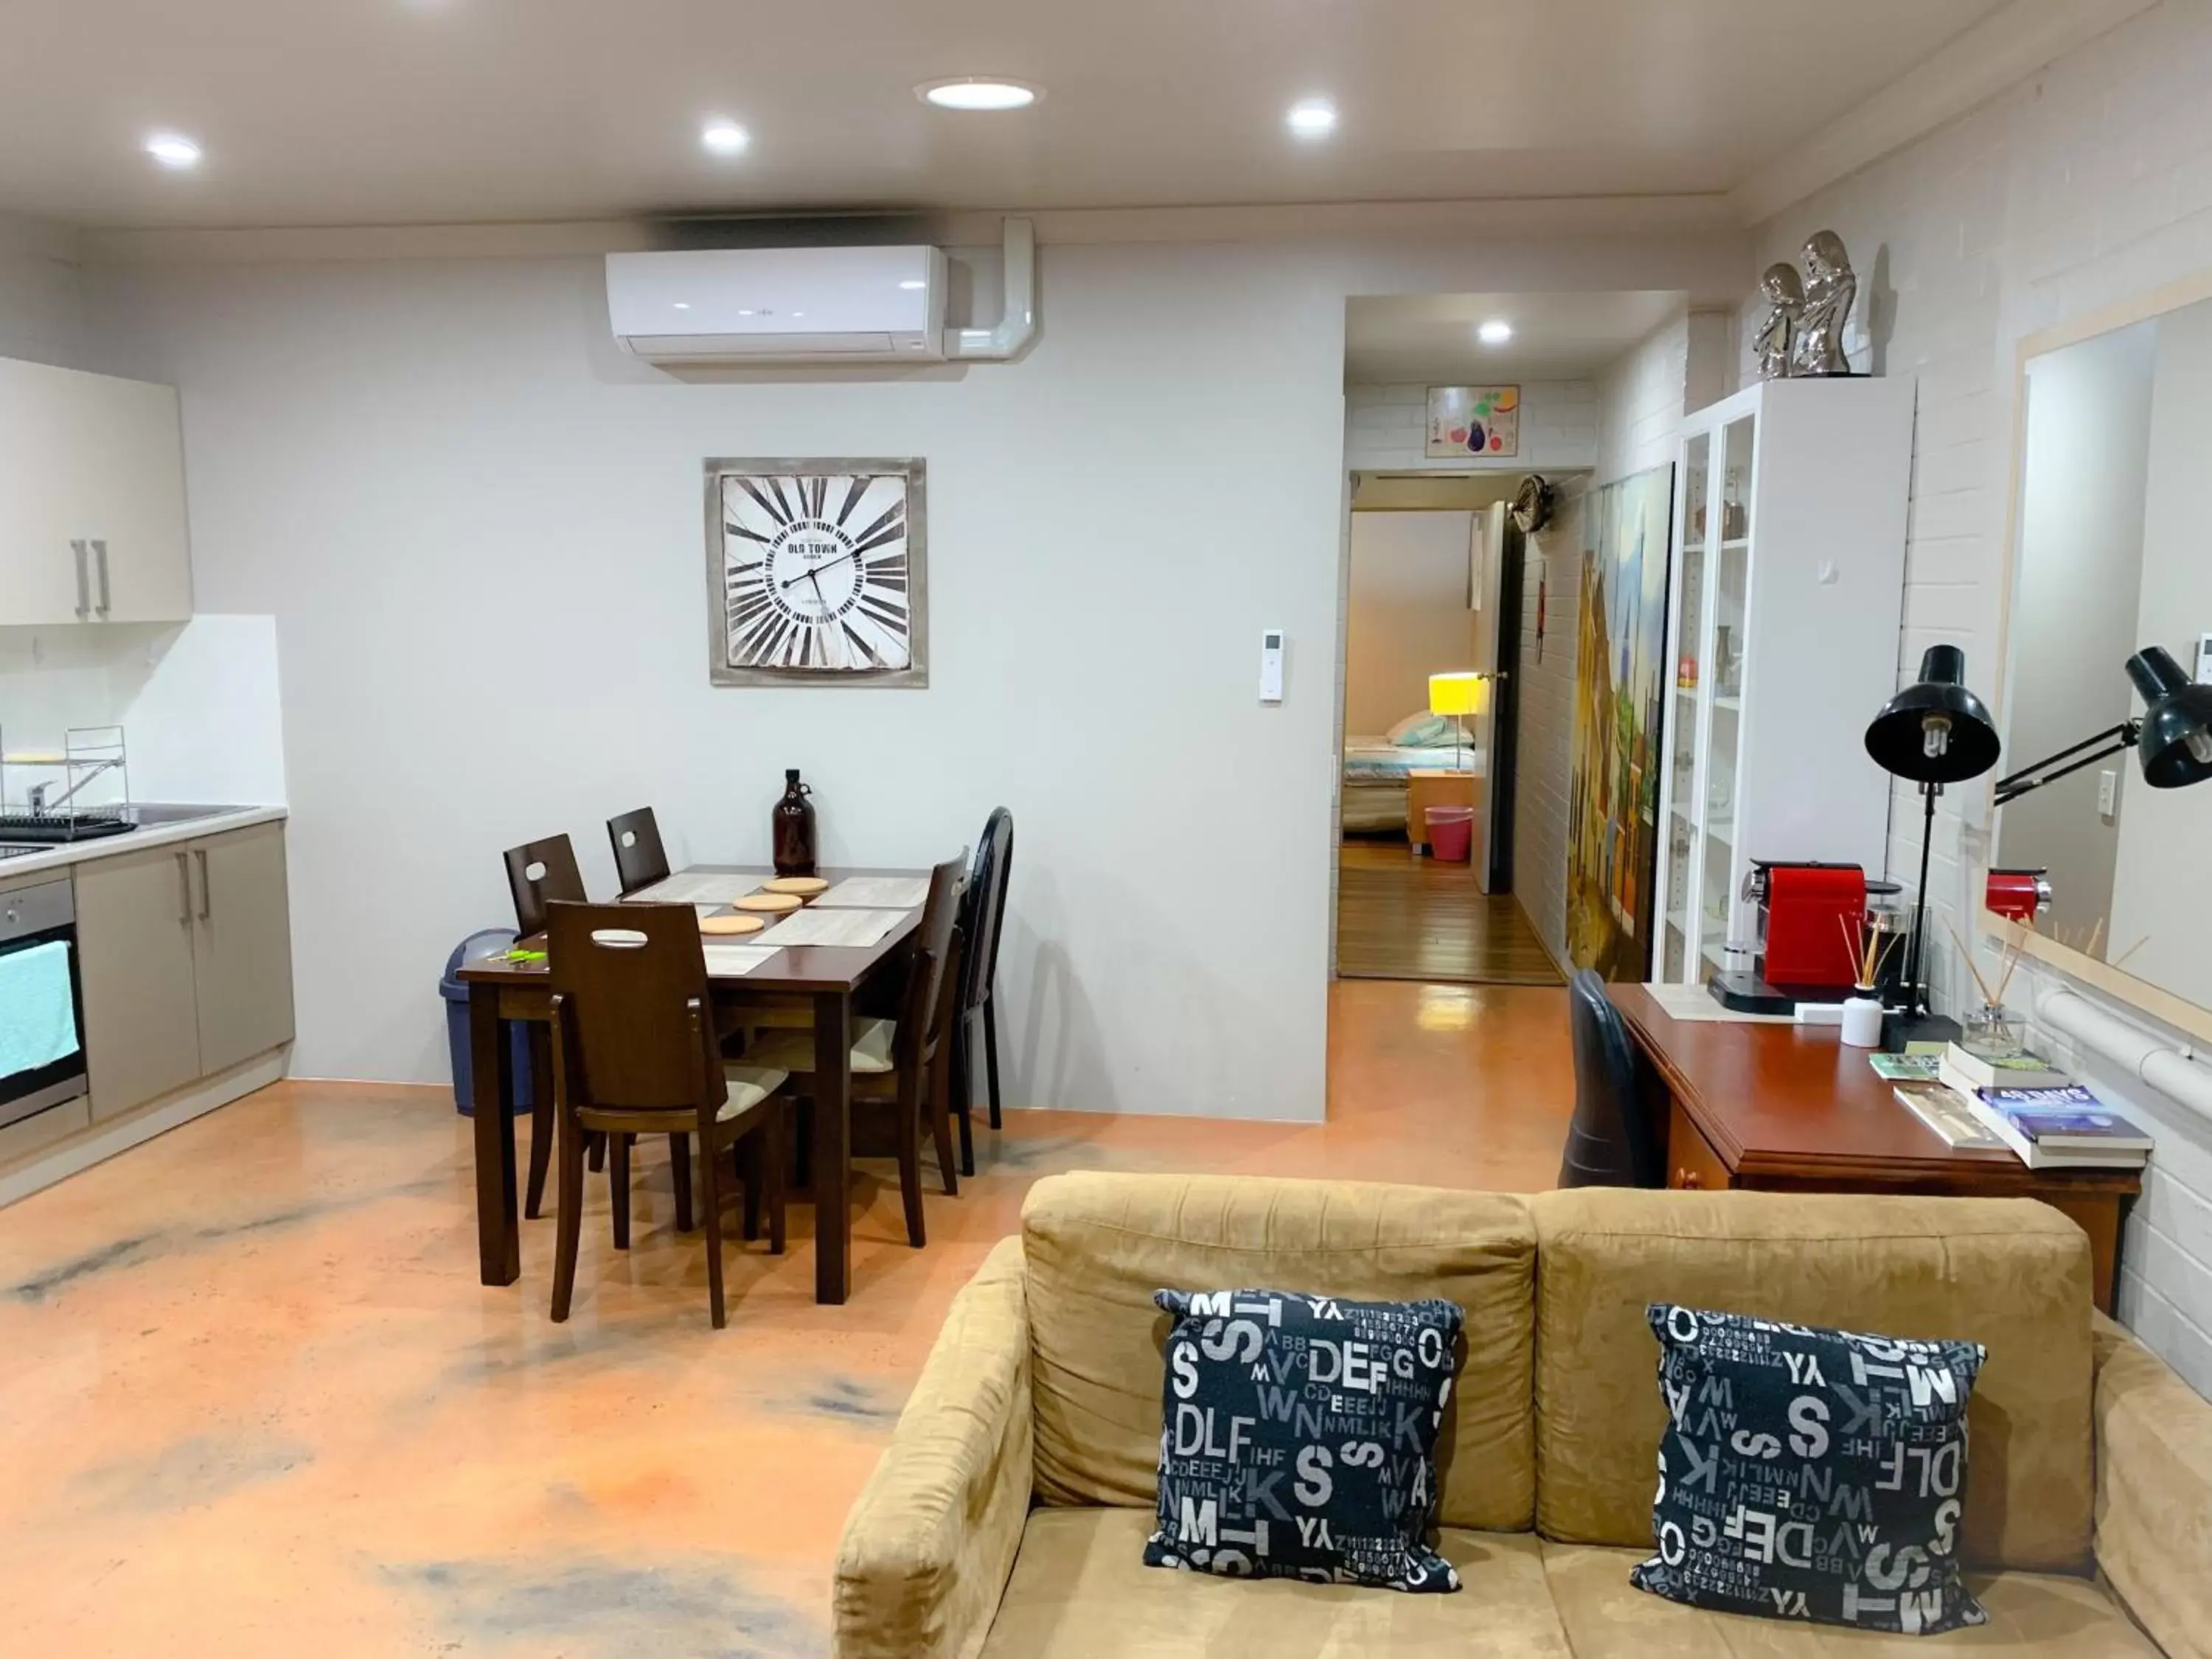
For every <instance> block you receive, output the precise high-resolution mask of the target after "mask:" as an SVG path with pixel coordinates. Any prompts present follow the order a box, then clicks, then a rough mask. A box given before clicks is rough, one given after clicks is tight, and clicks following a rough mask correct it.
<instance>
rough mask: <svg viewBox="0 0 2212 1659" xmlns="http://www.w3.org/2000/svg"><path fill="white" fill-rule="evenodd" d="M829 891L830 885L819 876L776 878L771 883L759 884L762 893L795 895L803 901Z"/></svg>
mask: <svg viewBox="0 0 2212 1659" xmlns="http://www.w3.org/2000/svg"><path fill="white" fill-rule="evenodd" d="M761 891H762V892H763V893H796V894H797V895H798V896H799V897H801V898H803V899H809V898H812V897H813V896H815V895H816V894H817V893H825V892H827V891H829V883H828V882H826V881H824V880H823V878H821V877H819V876H778V877H776V878H775V880H773V881H764V882H763V883H762V884H761Z"/></svg>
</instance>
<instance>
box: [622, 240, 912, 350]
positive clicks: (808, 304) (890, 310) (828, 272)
mask: <svg viewBox="0 0 2212 1659" xmlns="http://www.w3.org/2000/svg"><path fill="white" fill-rule="evenodd" d="M607 317H608V320H609V321H610V322H611V323H612V325H614V331H615V337H616V339H617V341H619V342H620V343H621V344H622V347H623V349H624V350H626V351H628V352H629V353H630V354H631V355H632V356H637V357H642V358H644V359H645V360H646V361H647V362H655V363H739V364H743V363H880V362H937V361H939V360H940V359H942V358H943V357H944V356H945V255H944V254H943V253H942V252H939V250H937V249H936V248H933V247H803V248H802V247H792V248H714V249H702V250H699V251H696V252H673V253H610V254H609V255H607Z"/></svg>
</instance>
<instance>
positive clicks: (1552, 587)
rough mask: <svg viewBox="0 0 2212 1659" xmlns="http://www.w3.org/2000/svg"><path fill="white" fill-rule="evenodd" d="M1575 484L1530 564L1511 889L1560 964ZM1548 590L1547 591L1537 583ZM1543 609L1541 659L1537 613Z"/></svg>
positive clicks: (1579, 505) (1571, 702) (1574, 636)
mask: <svg viewBox="0 0 2212 1659" xmlns="http://www.w3.org/2000/svg"><path fill="white" fill-rule="evenodd" d="M1585 483H1586V478H1585V479H1577V480H1575V481H1574V482H1573V483H1571V485H1570V486H1569V488H1570V489H1571V491H1572V493H1571V494H1569V495H1565V496H1564V499H1562V500H1561V501H1560V502H1559V507H1558V509H1557V511H1556V512H1555V513H1554V514H1553V519H1552V522H1551V523H1550V524H1549V525H1548V526H1546V527H1545V528H1544V529H1542V530H1540V531H1538V532H1536V533H1535V534H1534V536H1531V537H1530V538H1528V559H1527V561H1526V562H1525V563H1524V565H1523V566H1522V596H1521V660H1520V661H1519V662H1518V663H1516V665H1514V666H1515V669H1516V671H1517V672H1518V673H1519V675H1520V678H1521V701H1520V705H1519V706H1520V711H1521V746H1520V749H1519V750H1518V756H1519V759H1518V763H1517V765H1516V773H1515V784H1514V796H1513V890H1514V896H1516V898H1518V899H1519V900H1520V901H1521V908H1522V910H1523V911H1525V912H1526V913H1527V914H1528V921H1529V922H1530V924H1531V925H1532V926H1533V927H1534V928H1535V930H1536V936H1537V937H1538V938H1539V939H1542V940H1543V941H1544V945H1545V947H1546V948H1547V949H1548V950H1549V951H1551V953H1552V955H1553V958H1554V959H1556V960H1558V961H1561V962H1564V961H1565V960H1566V955H1567V758H1568V755H1569V752H1570V750H1571V748H1572V745H1573V741H1574V720H1575V647H1576V644H1577V640H1578V639H1579V634H1578V632H1577V627H1576V624H1577V620H1578V619H1579V618H1580V617H1581V616H1582V578H1583V532H1582V520H1583V489H1584V487H1585ZM1540 583H1541V590H1540V586H1539V584H1540ZM1540 591H1541V596H1542V599H1543V601H1544V607H1543V608H1544V614H1545V623H1546V626H1545V629H1544V641H1543V653H1542V655H1541V658H1540V657H1539V656H1538V654H1537V643H1536V613H1537V604H1538V597H1539V593H1540Z"/></svg>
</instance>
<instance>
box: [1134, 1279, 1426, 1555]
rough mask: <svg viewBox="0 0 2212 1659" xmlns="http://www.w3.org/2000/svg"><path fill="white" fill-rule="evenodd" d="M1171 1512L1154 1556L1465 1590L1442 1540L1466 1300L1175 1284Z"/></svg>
mask: <svg viewBox="0 0 2212 1659" xmlns="http://www.w3.org/2000/svg"><path fill="white" fill-rule="evenodd" d="M1152 1300H1153V1301H1154V1302H1156V1303H1158V1304H1159V1305H1160V1306H1161V1307H1162V1308H1164V1309H1165V1310H1167V1311H1168V1312H1169V1313H1170V1314H1172V1315H1174V1316H1175V1328H1174V1329H1173V1330H1172V1331H1170V1333H1169V1335H1168V1346H1167V1380H1166V1383H1165V1386H1164V1389H1163V1390H1162V1393H1163V1396H1164V1397H1163V1401H1162V1403H1163V1405H1164V1417H1165V1420H1164V1422H1163V1423H1162V1425H1161V1428H1160V1509H1159V1526H1158V1530H1157V1531H1155V1532H1154V1533H1153V1534H1152V1537H1151V1539H1150V1540H1149V1541H1147V1542H1146V1545H1145V1565H1147V1566H1152V1567H1189V1568H1193V1569H1194V1570H1196V1571H1200V1572H1215V1573H1222V1574H1225V1575H1227V1576H1229V1577H1238V1578H1304V1579H1308V1580H1310V1581H1312V1582H1313V1583H1324V1584H1328V1583H1335V1584H1371V1585H1376V1586H1380V1587H1382V1588H1384V1589H1399V1590H1455V1589H1458V1588H1459V1575H1458V1574H1456V1573H1455V1572H1454V1571H1452V1569H1451V1567H1450V1565H1449V1564H1448V1563H1447V1562H1446V1561H1445V1560H1444V1559H1443V1557H1441V1556H1439V1555H1438V1554H1437V1553H1436V1552H1435V1551H1433V1550H1431V1548H1430V1547H1428V1541H1427V1535H1428V1530H1429V1522H1430V1519H1431V1516H1432V1514H1433V1512H1434V1510H1435V1509H1436V1492H1437V1468H1436V1449H1437V1431H1438V1429H1439V1427H1440V1425H1442V1424H1443V1414H1444V1404H1445V1402H1446V1401H1449V1399H1450V1398H1451V1389H1452V1373H1453V1371H1454V1370H1455V1368H1456V1366H1457V1364H1458V1360H1457V1358H1456V1352H1457V1347H1458V1343H1459V1329H1460V1321H1461V1319H1462V1315H1461V1312H1460V1310H1459V1308H1458V1306H1457V1305H1456V1304H1453V1303H1449V1302H1340V1301H1337V1300H1336V1299H1334V1297H1326V1296H1301V1295H1297V1294H1295V1293H1292V1292H1289V1291H1211V1292H1205V1291H1201V1292H1197V1293H1186V1292H1184V1291H1158V1292H1157V1293H1156V1294H1155V1295H1154V1296H1153V1297H1152Z"/></svg>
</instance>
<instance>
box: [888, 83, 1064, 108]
mask: <svg viewBox="0 0 2212 1659" xmlns="http://www.w3.org/2000/svg"><path fill="white" fill-rule="evenodd" d="M915 94H916V95H918V96H919V97H920V98H921V101H922V102H923V103H925V104H934V105H936V106H937V107H938V108H939V109H958V110H1009V109H1027V108H1028V107H1029V106H1030V105H1031V104H1034V103H1035V102H1036V100H1038V99H1039V98H1041V97H1042V96H1043V95H1044V92H1043V89H1042V88H1039V87H1032V86H1028V85H1025V84H1024V83H1023V82H1019V81H1001V80H999V79H996V78H995V77H994V76H982V75H963V76H955V77H954V78H953V79H951V80H950V81H931V82H926V83H925V84H923V85H921V86H918V87H916V88H915Z"/></svg>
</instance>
